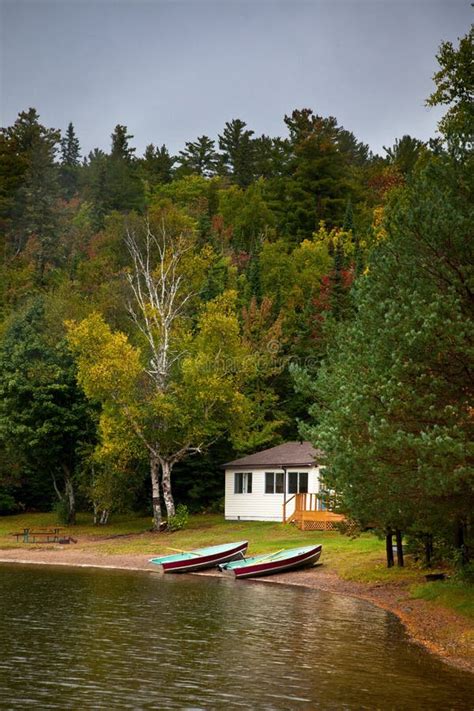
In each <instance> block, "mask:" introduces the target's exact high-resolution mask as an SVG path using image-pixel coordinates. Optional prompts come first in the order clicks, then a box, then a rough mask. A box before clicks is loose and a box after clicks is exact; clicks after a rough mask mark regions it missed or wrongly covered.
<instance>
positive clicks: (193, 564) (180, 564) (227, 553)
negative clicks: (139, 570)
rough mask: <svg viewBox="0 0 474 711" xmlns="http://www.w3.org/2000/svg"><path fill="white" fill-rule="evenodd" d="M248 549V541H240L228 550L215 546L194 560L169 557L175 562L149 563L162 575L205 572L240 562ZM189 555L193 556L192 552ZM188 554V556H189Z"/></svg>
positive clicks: (194, 556)
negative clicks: (207, 569) (226, 564)
mask: <svg viewBox="0 0 474 711" xmlns="http://www.w3.org/2000/svg"><path fill="white" fill-rule="evenodd" d="M247 547H248V541H240V542H239V543H236V544H229V546H228V547H227V548H224V549H223V546H214V550H213V549H212V548H209V549H206V550H207V552H206V553H203V554H202V555H201V554H194V555H193V557H192V558H186V557H184V555H185V554H183V557H182V558H179V557H178V556H169V558H174V560H166V558H152V559H151V560H150V561H149V562H150V563H153V564H154V565H156V566H157V569H158V571H159V572H162V573H194V572H196V571H198V570H205V569H206V568H215V567H216V566H218V565H223V564H225V563H229V562H231V561H234V560H239V558H243V556H244V554H245V552H246V550H247ZM189 554H191V555H192V554H193V551H190V553H189ZM189 554H187V555H189Z"/></svg>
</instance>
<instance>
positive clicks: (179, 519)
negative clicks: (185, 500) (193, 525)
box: [167, 504, 189, 532]
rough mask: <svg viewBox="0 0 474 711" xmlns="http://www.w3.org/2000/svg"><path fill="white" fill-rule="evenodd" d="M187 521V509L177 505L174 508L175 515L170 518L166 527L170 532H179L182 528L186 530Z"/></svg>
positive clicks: (182, 505)
mask: <svg viewBox="0 0 474 711" xmlns="http://www.w3.org/2000/svg"><path fill="white" fill-rule="evenodd" d="M188 520H189V511H188V507H187V506H185V505H184V504H178V506H177V507H176V513H175V515H174V516H170V518H169V519H168V522H167V525H168V529H169V530H170V531H171V532H174V531H180V530H181V529H182V528H186V526H187V525H188Z"/></svg>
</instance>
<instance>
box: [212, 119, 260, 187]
mask: <svg viewBox="0 0 474 711" xmlns="http://www.w3.org/2000/svg"><path fill="white" fill-rule="evenodd" d="M246 125H247V124H246V123H245V122H244V121H241V120H240V119H232V121H228V122H227V123H226V125H225V128H224V130H223V132H222V134H219V148H220V150H221V151H222V154H221V160H222V165H223V168H224V170H225V171H226V172H227V173H228V174H229V175H231V176H232V178H233V180H234V181H235V182H236V183H237V185H240V186H241V187H247V186H248V185H250V183H251V182H252V180H253V178H254V144H253V140H252V136H253V133H254V132H253V131H250V130H248V129H246V128H245V127H246Z"/></svg>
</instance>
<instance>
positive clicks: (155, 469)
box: [150, 454, 161, 533]
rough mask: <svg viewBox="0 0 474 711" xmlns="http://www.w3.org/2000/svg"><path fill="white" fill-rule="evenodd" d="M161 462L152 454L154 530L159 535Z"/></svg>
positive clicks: (151, 475)
mask: <svg viewBox="0 0 474 711" xmlns="http://www.w3.org/2000/svg"><path fill="white" fill-rule="evenodd" d="M159 471H160V462H159V459H158V457H157V456H156V455H155V454H150V478H151V497H152V499H151V500H152V506H153V530H154V531H157V532H158V533H159V531H160V527H161V497H160V478H159Z"/></svg>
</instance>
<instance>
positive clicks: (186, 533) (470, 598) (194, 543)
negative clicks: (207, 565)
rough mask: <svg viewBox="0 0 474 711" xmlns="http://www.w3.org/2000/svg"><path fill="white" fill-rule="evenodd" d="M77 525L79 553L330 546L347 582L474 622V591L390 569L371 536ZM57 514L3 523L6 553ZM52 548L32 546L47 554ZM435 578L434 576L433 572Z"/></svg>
mask: <svg viewBox="0 0 474 711" xmlns="http://www.w3.org/2000/svg"><path fill="white" fill-rule="evenodd" d="M77 521H78V523H77V525H76V526H71V527H69V528H66V527H64V532H65V535H71V536H73V537H74V538H76V539H77V541H78V542H77V544H75V545H74V549H75V550H81V549H82V550H84V551H86V550H87V551H89V552H91V551H94V552H97V553H100V554H102V555H126V554H142V555H150V556H151V555H158V554H166V553H171V551H172V549H173V548H174V549H183V550H189V549H192V548H198V547H200V546H206V545H212V544H216V543H223V542H227V541H232V540H234V541H235V540H248V541H249V553H251V554H254V553H266V552H271V551H274V550H279V549H281V548H294V547H296V546H300V545H309V544H311V543H322V544H323V546H324V550H323V557H322V559H321V560H322V563H323V564H324V567H325V569H327V570H334V571H335V572H337V574H338V575H339V576H340V577H342V578H345V579H346V580H352V581H355V582H360V583H369V584H382V585H383V584H389V583H402V584H405V585H412V588H411V589H412V594H413V597H416V598H423V599H425V600H428V601H432V602H434V603H436V604H441V605H443V606H446V607H449V608H451V609H453V610H455V611H456V612H459V613H460V614H463V615H467V616H470V617H471V616H474V586H472V585H469V584H468V583H464V582H461V581H457V580H447V581H442V582H439V583H438V582H435V583H425V582H424V580H423V573H424V571H423V570H421V569H420V567H419V566H418V565H415V564H414V563H413V562H412V561H411V560H410V557H407V560H406V567H405V568H397V567H395V568H391V569H390V570H389V569H387V568H386V566H385V542H384V541H381V540H379V539H377V538H376V537H375V536H374V535H372V534H370V533H364V534H362V535H361V536H359V537H358V538H356V539H350V538H347V537H346V536H342V535H341V534H340V533H338V532H336V531H300V530H299V529H297V528H296V527H294V526H291V525H285V524H282V523H267V522H263V521H225V520H224V517H223V515H222V514H200V515H194V516H190V518H189V523H188V525H187V527H186V528H185V529H184V530H181V531H176V532H174V533H161V534H156V533H152V532H151V531H150V527H151V523H152V522H151V518H150V517H139V516H136V515H128V516H126V515H123V516H114V517H113V518H112V521H111V523H110V524H108V525H107V526H94V525H92V523H91V516H90V514H79V515H78V517H77ZM59 525H60V524H58V522H57V519H56V516H55V514H54V513H35V514H21V515H18V516H3V517H0V549H2V548H3V549H5V548H10V549H11V548H18V549H19V550H21V549H24V548H25V544H24V543H22V542H20V543H16V541H15V538H14V537H13V536H11V533H13V532H17V531H22V530H23V528H30V529H32V530H35V529H38V528H45V527H47V528H51V527H56V526H59ZM47 545H48V544H41V543H40V544H36V545H28V547H35V548H43V547H45V546H46V547H47ZM430 572H433V571H430Z"/></svg>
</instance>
